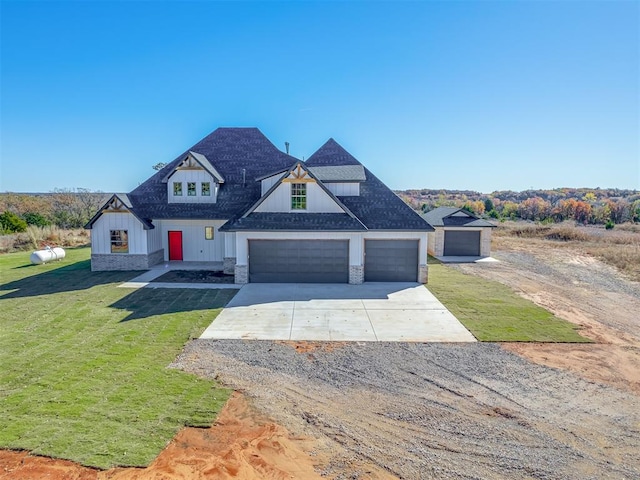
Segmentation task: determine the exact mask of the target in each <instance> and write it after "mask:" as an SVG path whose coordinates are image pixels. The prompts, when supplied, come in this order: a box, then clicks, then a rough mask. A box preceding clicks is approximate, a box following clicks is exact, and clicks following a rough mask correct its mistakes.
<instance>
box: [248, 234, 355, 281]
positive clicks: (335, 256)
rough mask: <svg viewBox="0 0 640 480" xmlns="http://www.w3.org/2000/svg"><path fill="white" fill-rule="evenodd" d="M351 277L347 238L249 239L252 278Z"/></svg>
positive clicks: (253, 279) (341, 278)
mask: <svg viewBox="0 0 640 480" xmlns="http://www.w3.org/2000/svg"><path fill="white" fill-rule="evenodd" d="M348 281H349V241H348V240H249V282H256V283H347V282H348Z"/></svg>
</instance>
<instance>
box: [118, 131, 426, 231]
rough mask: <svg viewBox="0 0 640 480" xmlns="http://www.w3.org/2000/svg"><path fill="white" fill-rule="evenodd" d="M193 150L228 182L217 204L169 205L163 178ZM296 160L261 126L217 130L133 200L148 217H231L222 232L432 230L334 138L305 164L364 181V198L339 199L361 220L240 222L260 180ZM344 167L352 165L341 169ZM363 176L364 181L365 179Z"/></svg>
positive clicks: (270, 216)
mask: <svg viewBox="0 0 640 480" xmlns="http://www.w3.org/2000/svg"><path fill="white" fill-rule="evenodd" d="M189 151H193V152H196V153H198V154H200V155H204V156H205V157H206V158H207V160H208V161H209V162H210V163H211V165H212V166H213V167H214V168H215V169H216V170H217V171H218V172H219V173H220V175H221V176H223V177H224V180H225V183H224V184H222V185H221V186H220V190H219V193H218V198H217V203H215V204H189V203H171V204H169V203H168V202H167V185H166V184H165V183H162V179H163V178H164V177H165V176H166V175H167V173H169V172H170V171H171V170H172V169H174V168H175V167H176V165H177V164H178V163H179V162H181V161H182V160H183V159H184V158H185V156H186V155H187V154H188V153H189ZM296 162H299V160H298V159H296V158H294V157H292V156H290V155H287V154H286V153H284V152H281V151H280V150H278V149H277V148H276V147H275V146H274V145H273V144H272V143H271V142H270V141H269V140H268V139H267V138H266V137H265V136H264V135H263V134H262V132H260V130H258V129H257V128H218V129H217V130H215V131H214V132H213V133H211V134H210V135H208V136H207V137H205V138H204V139H203V140H201V141H200V142H198V143H196V144H195V145H194V146H192V147H191V148H189V149H188V150H186V151H185V152H184V153H183V154H182V155H180V156H178V157H177V158H176V159H175V160H173V161H172V162H171V163H169V164H168V165H167V166H166V167H164V168H163V169H162V170H160V171H159V172H157V173H156V174H155V175H153V176H152V177H151V178H149V179H148V180H147V181H145V182H144V183H142V184H141V185H140V186H139V187H137V188H136V189H135V190H133V191H132V192H131V193H130V194H129V200H130V201H131V204H132V206H133V208H134V209H135V211H136V213H137V214H138V215H139V216H140V217H142V218H145V219H168V218H172V219H221V220H227V219H230V221H229V222H228V224H226V225H225V226H223V227H222V230H225V229H226V230H363V229H364V228H366V229H370V230H415V231H431V230H432V228H431V226H430V225H429V224H428V223H427V222H425V220H423V219H422V218H421V217H420V216H419V215H418V214H416V213H415V212H414V211H413V210H412V209H411V208H410V207H409V206H408V205H406V204H405V203H404V202H403V201H402V200H401V199H400V198H399V197H398V196H396V195H395V194H394V193H393V192H392V191H391V190H390V189H389V188H388V187H387V186H386V185H384V184H383V183H382V182H381V181H380V180H378V179H377V178H376V177H375V176H374V175H373V174H372V173H371V172H369V171H368V170H367V169H366V168H364V167H363V166H362V164H361V163H360V162H358V160H356V159H355V158H354V157H353V156H352V155H351V154H350V153H348V152H347V151H346V150H344V149H343V148H342V147H341V146H340V145H339V144H338V143H337V142H336V141H335V140H333V139H329V141H327V142H326V143H325V144H324V145H323V146H322V147H321V148H320V149H319V150H318V151H317V152H315V153H314V154H313V155H312V156H311V157H310V158H309V159H308V160H307V162H305V163H306V165H307V166H308V167H309V168H310V170H311V169H314V168H315V170H316V171H319V172H320V180H322V174H323V173H325V174H327V175H330V176H334V177H338V178H339V179H341V180H342V181H347V180H352V181H359V182H361V183H360V196H338V197H337V198H338V200H339V201H341V202H342V203H343V204H344V206H346V207H347V209H348V210H350V211H351V212H352V213H353V214H354V215H355V216H356V217H357V219H355V218H352V217H350V216H349V215H348V214H346V213H345V214H324V213H323V214H315V213H313V214H312V213H303V214H301V213H294V214H290V213H257V212H253V213H251V214H249V215H248V216H246V217H245V218H241V217H242V215H243V214H244V213H245V212H247V211H248V210H249V209H250V208H251V206H252V205H254V204H255V203H256V202H257V201H258V200H259V198H260V196H261V184H260V182H259V181H256V180H255V179H256V178H261V177H264V176H265V175H267V174H269V173H270V172H274V173H277V172H284V171H286V170H288V169H289V168H291V166H292V165H293V164H294V163H296ZM343 166H350V167H349V168H340V167H343ZM316 167H330V168H319V169H318V168H316ZM336 167H338V168H336ZM243 170H244V175H243ZM312 172H313V170H312ZM362 173H364V179H363V180H360V179H361V178H362V177H363V175H362ZM243 178H244V179H245V183H244V184H243ZM324 178H328V177H326V176H325V177H324ZM325 181H329V180H325ZM338 181H340V180H338ZM358 219H359V221H358ZM363 224H364V227H363ZM225 227H226V228H225ZM230 227H232V228H230Z"/></svg>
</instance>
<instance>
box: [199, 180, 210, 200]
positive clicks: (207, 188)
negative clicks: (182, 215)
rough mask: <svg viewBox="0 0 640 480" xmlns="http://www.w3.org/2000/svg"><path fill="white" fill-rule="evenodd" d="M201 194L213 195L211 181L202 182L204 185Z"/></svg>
mask: <svg viewBox="0 0 640 480" xmlns="http://www.w3.org/2000/svg"><path fill="white" fill-rule="evenodd" d="M200 195H202V196H203V197H209V196H211V183H209V182H202V187H201V189H200Z"/></svg>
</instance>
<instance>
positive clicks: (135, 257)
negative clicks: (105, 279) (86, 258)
mask: <svg viewBox="0 0 640 480" xmlns="http://www.w3.org/2000/svg"><path fill="white" fill-rule="evenodd" d="M163 260H164V249H160V250H158V251H156V252H153V253H149V254H148V255H147V254H128V253H125V254H122V253H113V254H108V253H107V254H92V255H91V271H92V272H101V271H106V270H124V271H127V270H148V269H149V268H150V267H152V266H153V265H156V264H158V263H160V262H162V261H163Z"/></svg>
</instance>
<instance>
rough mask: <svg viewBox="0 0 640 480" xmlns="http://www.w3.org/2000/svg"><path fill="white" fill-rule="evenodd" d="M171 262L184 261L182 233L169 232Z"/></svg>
mask: <svg viewBox="0 0 640 480" xmlns="http://www.w3.org/2000/svg"><path fill="white" fill-rule="evenodd" d="M169 260H182V232H180V231H170V232H169Z"/></svg>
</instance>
